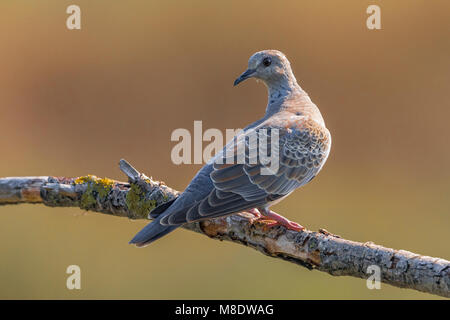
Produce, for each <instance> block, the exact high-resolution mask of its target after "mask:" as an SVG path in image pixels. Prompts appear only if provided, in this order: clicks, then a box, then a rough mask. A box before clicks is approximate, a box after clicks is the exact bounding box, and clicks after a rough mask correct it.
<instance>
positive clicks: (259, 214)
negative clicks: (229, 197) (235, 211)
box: [245, 208, 262, 219]
mask: <svg viewBox="0 0 450 320" xmlns="http://www.w3.org/2000/svg"><path fill="white" fill-rule="evenodd" d="M245 212H248V213H250V214H252V215H254V216H255V218H256V219H259V218H261V217H262V215H261V213H260V212H259V210H258V209H256V208H253V209H250V210H246V211H245Z"/></svg>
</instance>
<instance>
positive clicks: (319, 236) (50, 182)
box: [0, 160, 450, 297]
mask: <svg viewBox="0 0 450 320" xmlns="http://www.w3.org/2000/svg"><path fill="white" fill-rule="evenodd" d="M120 168H121V170H122V171H123V172H124V173H125V174H126V175H127V176H128V183H124V182H119V181H114V180H110V179H106V178H105V179H100V178H97V177H95V176H85V177H78V178H64V177H48V176H44V177H13V178H0V205H10V204H20V203H43V204H45V205H47V206H51V207H79V208H82V209H85V210H90V211H96V212H101V213H105V214H111V215H115V216H122V217H128V218H130V219H148V212H149V211H150V210H151V209H152V208H154V207H155V206H158V205H160V204H162V203H164V202H166V201H169V200H171V199H173V198H174V197H176V196H177V195H178V192H177V191H175V190H173V189H171V188H169V187H168V186H166V185H165V184H164V183H162V182H157V181H154V180H152V179H150V178H148V177H147V176H145V175H144V174H141V173H139V172H138V171H137V170H136V169H134V168H133V167H132V166H131V165H130V164H128V163H127V162H126V161H125V160H121V161H120ZM183 227H184V228H185V229H189V230H192V231H195V232H197V233H201V234H204V235H206V236H208V237H210V238H213V239H218V240H228V241H231V242H235V243H239V244H243V245H246V246H248V247H251V248H254V249H256V250H258V251H260V252H261V253H263V254H265V255H268V256H271V257H275V258H280V259H283V260H286V261H290V262H293V263H296V264H298V265H301V266H304V267H306V268H308V269H316V270H320V271H324V272H327V273H329V274H331V275H334V276H353V277H359V278H363V279H367V278H368V277H369V276H370V274H371V272H369V273H368V267H369V266H373V265H375V266H378V267H379V268H380V272H381V273H380V277H381V279H380V280H381V282H384V283H387V284H390V285H393V286H396V287H401V288H410V289H415V290H418V291H422V292H428V293H431V294H435V295H440V296H443V297H450V262H449V261H447V260H444V259H440V258H433V257H428V256H422V255H419V254H415V253H412V252H408V251H404V250H394V249H390V248H385V247H382V246H379V245H375V244H373V243H371V242H366V243H360V242H354V241H350V240H345V239H342V238H341V237H339V236H336V235H333V234H331V233H329V232H327V231H326V230H323V229H321V230H319V231H318V232H313V231H309V230H303V231H301V232H295V231H290V230H286V229H285V228H284V227H281V226H276V227H269V226H267V225H266V224H265V223H264V222H258V221H256V222H255V221H254V220H252V215H250V214H248V213H245V212H243V213H240V214H238V215H232V216H228V217H224V218H218V219H212V220H207V221H202V222H196V223H190V224H186V225H184V226H183Z"/></svg>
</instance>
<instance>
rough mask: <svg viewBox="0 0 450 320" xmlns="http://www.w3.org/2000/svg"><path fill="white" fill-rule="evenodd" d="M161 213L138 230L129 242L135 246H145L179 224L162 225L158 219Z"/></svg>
mask: <svg viewBox="0 0 450 320" xmlns="http://www.w3.org/2000/svg"><path fill="white" fill-rule="evenodd" d="M162 216H163V215H160V216H159V217H158V218H156V219H155V220H154V221H153V222H151V223H149V224H148V225H146V226H145V227H144V228H143V229H142V230H141V231H139V232H138V233H137V234H136V235H135V236H134V238H133V239H131V241H130V242H129V243H130V244H134V245H136V246H137V247H145V246H147V245H149V244H150V243H152V242H153V241H155V240H158V239H159V238H161V237H163V236H165V235H166V234H168V233H169V232H172V231H173V230H175V229H176V228H178V227H179V226H163V225H162V224H161V223H160V221H161V218H162Z"/></svg>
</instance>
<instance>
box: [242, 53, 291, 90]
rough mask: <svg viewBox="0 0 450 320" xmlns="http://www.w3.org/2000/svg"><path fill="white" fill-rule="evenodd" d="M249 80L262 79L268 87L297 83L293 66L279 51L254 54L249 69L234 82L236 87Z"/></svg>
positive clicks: (249, 61)
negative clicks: (284, 83)
mask: <svg viewBox="0 0 450 320" xmlns="http://www.w3.org/2000/svg"><path fill="white" fill-rule="evenodd" d="M249 78H256V79H260V80H262V81H263V82H264V83H265V84H266V85H267V86H268V87H270V86H271V85H274V84H279V83H283V82H287V83H290V82H294V83H296V80H295V77H294V75H293V73H292V70H291V64H290V63H289V61H288V59H287V58H286V56H285V55H284V54H283V53H282V52H280V51H277V50H264V51H259V52H256V53H255V54H253V55H252V56H251V57H250V59H249V60H248V69H247V70H246V71H245V72H244V73H242V74H241V75H240V76H239V77H238V78H237V79H236V80H235V81H234V85H235V86H236V85H238V84H239V83H241V82H242V81H244V80H246V79H249Z"/></svg>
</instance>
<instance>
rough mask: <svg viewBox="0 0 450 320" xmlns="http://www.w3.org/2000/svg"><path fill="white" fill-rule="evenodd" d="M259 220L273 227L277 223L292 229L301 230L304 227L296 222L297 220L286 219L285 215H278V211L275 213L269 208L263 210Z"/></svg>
mask: <svg viewBox="0 0 450 320" xmlns="http://www.w3.org/2000/svg"><path fill="white" fill-rule="evenodd" d="M258 221H259V222H262V223H264V224H265V225H266V226H268V227H273V226H277V225H281V226H283V227H285V228H286V229H288V230H293V231H302V230H304V229H305V228H304V227H303V226H301V225H300V224H298V223H297V222H293V221H290V220H288V219H286V218H285V217H283V216H281V215H279V214H278V213H275V212H273V211H271V210H267V212H264V215H262V216H261V217H260V218H259V219H258Z"/></svg>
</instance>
